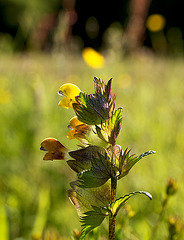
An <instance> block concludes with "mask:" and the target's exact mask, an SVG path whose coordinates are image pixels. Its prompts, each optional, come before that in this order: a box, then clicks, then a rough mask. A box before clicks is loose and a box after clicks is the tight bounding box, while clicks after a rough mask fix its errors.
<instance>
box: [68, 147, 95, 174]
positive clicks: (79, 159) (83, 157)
mask: <svg viewBox="0 0 184 240" xmlns="http://www.w3.org/2000/svg"><path fill="white" fill-rule="evenodd" d="M92 151H93V149H91V150H89V147H86V148H81V149H78V150H76V151H70V152H69V155H70V156H71V157H72V158H74V159H75V160H68V161H67V163H68V165H69V166H70V167H71V169H72V170H74V171H75V172H77V173H80V172H82V171H83V170H85V169H90V168H91V167H92V164H91V160H92V159H91V156H92V155H91V152H92Z"/></svg>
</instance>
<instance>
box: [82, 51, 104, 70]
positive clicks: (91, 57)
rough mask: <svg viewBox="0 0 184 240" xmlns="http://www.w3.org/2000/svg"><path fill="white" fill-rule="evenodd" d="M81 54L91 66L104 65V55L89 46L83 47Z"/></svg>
mask: <svg viewBox="0 0 184 240" xmlns="http://www.w3.org/2000/svg"><path fill="white" fill-rule="evenodd" d="M82 56H83V59H84V61H85V63H86V64H88V65H89V66H90V67H92V68H102V67H103V66H104V63H105V60H104V57H103V56H102V55H101V54H100V53H99V52H97V51H95V50H94V49H92V48H90V47H87V48H84V50H83V51H82Z"/></svg>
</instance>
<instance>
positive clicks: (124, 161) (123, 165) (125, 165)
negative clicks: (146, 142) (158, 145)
mask: <svg viewBox="0 0 184 240" xmlns="http://www.w3.org/2000/svg"><path fill="white" fill-rule="evenodd" d="M153 153H156V152H155V151H152V150H149V151H147V152H145V153H142V154H141V155H140V156H135V154H133V155H130V150H128V148H127V149H126V150H125V151H124V153H122V155H121V156H120V158H119V172H120V175H119V176H118V179H120V178H122V177H124V176H126V175H127V174H128V173H129V171H130V169H131V168H132V167H133V166H134V165H135V164H136V163H137V162H138V161H139V160H140V159H141V158H143V157H145V156H148V155H150V154H153Z"/></svg>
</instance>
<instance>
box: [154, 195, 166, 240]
mask: <svg viewBox="0 0 184 240" xmlns="http://www.w3.org/2000/svg"><path fill="white" fill-rule="evenodd" d="M168 201H169V196H168V195H167V196H166V198H165V199H164V201H163V204H162V209H161V211H160V214H159V217H158V219H157V222H156V224H155V226H154V227H153V231H152V239H153V240H154V239H155V236H156V233H157V229H158V226H159V223H160V222H161V220H162V217H163V215H164V212H165V209H166V206H167V203H168Z"/></svg>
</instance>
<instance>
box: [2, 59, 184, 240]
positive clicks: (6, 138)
mask: <svg viewBox="0 0 184 240" xmlns="http://www.w3.org/2000/svg"><path fill="white" fill-rule="evenodd" d="M0 61H1V64H0V114H1V117H0V134H1V138H0V159H1V168H0V174H1V175H0V191H1V195H0V203H1V207H0V219H1V226H0V236H1V239H2V240H8V239H26V240H27V239H32V238H33V239H41V235H42V234H43V236H44V237H42V239H72V232H73V229H75V228H77V229H78V230H80V223H79V221H78V220H79V219H78V216H77V214H76V211H75V209H74V207H73V206H72V204H71V203H70V201H69V200H68V197H67V193H66V190H67V189H69V188H70V186H69V182H71V181H73V180H74V179H75V176H74V175H73V173H72V171H70V169H69V168H68V166H67V164H66V163H65V162H64V161H63V162H61V161H55V162H44V161H42V158H43V154H44V153H43V152H41V151H40V150H39V147H40V142H41V141H42V140H43V139H44V138H46V137H55V138H57V139H58V140H60V141H61V142H62V143H63V144H64V145H65V146H66V147H68V148H69V149H76V144H77V142H76V141H75V140H72V141H71V140H69V139H67V137H66V135H67V133H68V129H67V126H68V122H69V120H70V118H71V117H73V116H74V112H73V110H71V109H69V110H67V109H63V108H61V107H59V106H58V102H59V101H60V99H61V97H60V96H59V95H57V91H58V89H59V87H60V85H62V84H63V83H65V82H72V83H74V84H76V85H77V86H79V87H80V89H81V90H83V91H85V92H88V93H90V92H93V89H94V87H93V77H94V76H97V77H100V78H102V79H104V80H105V81H107V80H109V79H110V78H111V77H112V78H113V92H114V93H116V96H117V100H116V104H117V107H118V106H122V107H123V125H122V132H121V133H120V136H119V138H118V144H120V145H121V146H122V147H123V149H126V147H129V148H131V149H132V150H131V151H132V154H133V153H136V154H137V155H138V154H141V153H143V152H145V151H147V150H155V151H156V155H151V156H149V157H147V158H146V159H145V160H142V161H140V162H139V163H138V164H137V165H136V166H135V167H134V168H133V170H132V171H131V172H130V173H129V174H128V175H127V176H126V177H125V178H123V179H122V180H120V181H119V183H118V194H119V195H120V194H121V195H124V194H126V193H127V192H132V191H137V190H144V191H149V192H150V193H151V194H152V195H153V200H152V201H149V200H148V199H145V198H142V197H141V196H139V197H137V198H139V199H136V198H135V199H132V200H131V201H130V202H129V204H130V206H131V209H132V212H134V214H132V216H131V215H130V214H129V213H130V210H129V211H122V214H119V216H118V219H117V232H118V233H117V239H123V238H124V239H150V236H151V229H152V227H153V226H154V224H155V223H156V221H157V219H158V215H159V212H160V211H161V205H162V202H163V199H164V197H165V189H166V183H167V180H168V178H169V177H171V178H174V179H175V180H176V181H177V182H178V192H177V194H176V195H175V196H173V197H172V198H171V200H170V201H169V203H168V207H167V211H166V213H165V214H164V216H163V221H162V222H161V223H160V225H159V227H158V231H157V236H156V237H155V239H158V240H159V239H167V236H168V217H169V216H170V215H172V216H179V217H180V218H181V219H183V218H184V205H183V199H184V188H183V187H184V184H183V182H184V174H183V155H184V121H183V117H184V104H183V102H184V100H183V99H184V84H183V76H184V67H183V66H184V61H183V59H176V58H163V57H155V56H147V55H136V56H134V57H127V58H121V59H119V58H118V59H116V60H112V59H109V60H107V62H106V64H105V66H104V67H103V68H101V69H92V68H90V67H89V66H87V65H85V63H84V62H83V61H82V59H81V57H79V56H70V55H69V54H66V55H62V54H54V55H39V54H26V55H11V56H7V55H3V56H1V60H0ZM106 230H107V224H106V222H104V224H103V225H102V226H101V227H100V228H99V229H97V230H95V231H94V233H92V234H91V235H89V237H88V238H86V239H106V237H103V236H106V235H107V233H106ZM118 234H119V235H118ZM49 236H50V237H51V238H49ZM181 239H182V238H181Z"/></svg>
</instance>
